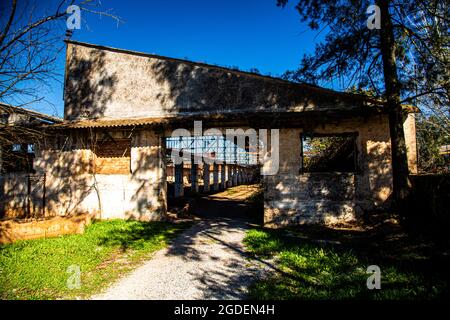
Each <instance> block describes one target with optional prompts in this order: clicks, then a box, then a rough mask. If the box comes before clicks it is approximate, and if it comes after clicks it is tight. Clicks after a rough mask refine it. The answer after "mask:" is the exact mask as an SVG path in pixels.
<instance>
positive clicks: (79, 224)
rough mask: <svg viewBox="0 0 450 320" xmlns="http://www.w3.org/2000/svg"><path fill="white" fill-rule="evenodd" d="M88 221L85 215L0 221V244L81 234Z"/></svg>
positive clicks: (88, 217) (87, 216) (88, 218)
mask: <svg viewBox="0 0 450 320" xmlns="http://www.w3.org/2000/svg"><path fill="white" fill-rule="evenodd" d="M90 221H91V219H90V216H89V215H87V214H84V215H79V216H76V217H52V218H49V219H26V220H6V221H0V244H4V243H11V242H15V241H18V240H30V239H39V238H51V237H57V236H61V235H65V234H74V233H83V232H84V229H85V227H86V225H88V224H89V223H90Z"/></svg>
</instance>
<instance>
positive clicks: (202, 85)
mask: <svg viewBox="0 0 450 320" xmlns="http://www.w3.org/2000/svg"><path fill="white" fill-rule="evenodd" d="M151 69H152V72H153V76H154V77H155V78H156V81H157V83H158V84H159V85H160V86H161V87H165V86H168V87H169V92H167V93H165V92H160V93H158V94H157V97H156V98H157V100H158V101H159V102H160V104H161V106H163V109H164V111H166V112H169V113H188V112H189V113H191V112H198V113H199V114H201V113H200V112H212V113H223V112H230V111H232V112H249V111H250V112H251V111H253V112H257V111H274V112H280V111H287V109H289V108H292V107H297V108H301V109H303V110H304V109H305V108H307V107H308V106H310V105H311V102H314V103H316V104H318V105H321V106H324V107H327V108H331V109H332V108H334V107H336V106H339V105H342V103H343V102H347V103H350V99H349V97H338V96H337V95H335V94H331V93H330V94H329V93H327V92H323V91H321V92H319V93H318V92H317V91H315V90H314V89H313V88H314V87H313V86H311V87H310V86H305V85H302V84H295V83H289V82H287V81H282V80H277V79H269V78H268V77H261V76H255V75H248V74H238V73H234V72H231V71H227V70H226V69H221V68H215V67H206V66H198V65H195V64H191V63H182V62H179V61H172V60H156V61H155V62H153V63H152V67H151ZM354 99H355V98H353V100H352V101H351V102H352V104H355V103H356V105H358V106H361V105H362V103H361V101H360V99H359V100H358V99H356V101H355V100H354Z"/></svg>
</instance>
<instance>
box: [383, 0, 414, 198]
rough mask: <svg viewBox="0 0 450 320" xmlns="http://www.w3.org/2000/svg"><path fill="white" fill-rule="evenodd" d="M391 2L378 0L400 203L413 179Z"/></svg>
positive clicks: (395, 190)
mask: <svg viewBox="0 0 450 320" xmlns="http://www.w3.org/2000/svg"><path fill="white" fill-rule="evenodd" d="M389 2H390V1H389V0H378V1H377V4H378V6H379V7H380V11H381V30H380V45H381V48H380V49H381V55H382V59H383V73H384V83H385V90H386V102H387V108H388V112H389V129H390V134H391V150H392V170H393V187H394V200H395V201H396V204H397V205H400V206H401V204H402V202H403V200H405V199H406V197H407V196H408V194H409V190H410V187H411V183H410V181H409V172H408V160H407V156H406V143H405V134H404V131H403V112H402V107H401V104H400V101H401V100H400V83H399V80H398V74H397V63H396V57H395V47H396V44H395V39H394V31H393V26H392V20H391V16H390V14H389Z"/></svg>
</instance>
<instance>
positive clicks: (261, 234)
mask: <svg viewBox="0 0 450 320" xmlns="http://www.w3.org/2000/svg"><path fill="white" fill-rule="evenodd" d="M320 239H327V241H323V240H320ZM244 243H245V245H246V247H247V250H248V251H250V252H251V253H253V254H255V255H257V256H260V257H264V258H274V261H276V265H277V267H278V269H279V271H278V272H274V273H273V274H271V275H270V276H268V277H266V278H265V279H262V280H260V281H258V282H257V283H255V284H254V285H253V286H252V287H251V288H250V295H251V296H252V298H254V299H314V300H323V299H326V300H329V299H440V298H447V299H448V298H449V283H450V282H449V275H448V270H450V269H449V267H450V263H449V259H448V254H442V251H441V249H442V248H439V247H437V245H436V244H434V243H431V242H427V241H425V240H424V239H412V238H410V237H408V236H407V235H405V234H401V233H393V234H391V233H387V234H382V235H380V233H378V232H375V233H370V234H367V233H365V232H346V231H331V230H326V228H322V229H320V230H319V229H317V228H315V229H311V228H307V227H301V228H296V229H284V230H276V231H274V230H264V229H252V230H249V231H248V233H247V235H246V238H245V239H244ZM446 248H447V249H448V246H446ZM447 253H448V251H447ZM370 265H378V266H379V267H380V269H381V289H380V290H376V289H375V290H368V289H367V285H366V282H367V278H368V277H369V275H370V274H367V273H366V270H367V267H368V266H370Z"/></svg>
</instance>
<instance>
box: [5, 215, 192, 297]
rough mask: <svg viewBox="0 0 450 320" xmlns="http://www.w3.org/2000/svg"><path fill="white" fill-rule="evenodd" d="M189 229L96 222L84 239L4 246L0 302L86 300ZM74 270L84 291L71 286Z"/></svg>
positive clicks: (69, 238) (180, 225)
mask: <svg viewBox="0 0 450 320" xmlns="http://www.w3.org/2000/svg"><path fill="white" fill-rule="evenodd" d="M188 225H189V224H187V223H184V224H173V223H166V222H139V221H124V220H110V221H102V222H94V223H93V224H91V225H90V226H89V227H87V229H86V232H85V233H84V234H82V235H68V236H62V237H58V238H52V239H39V240H29V241H18V242H16V243H13V244H7V245H1V246H0V298H1V299H60V298H64V299H70V298H78V297H79V298H86V297H88V296H89V295H90V294H92V293H94V292H97V291H98V290H100V289H101V288H103V287H104V286H106V285H107V284H108V283H110V282H112V281H114V280H115V279H117V278H118V277H119V276H120V275H122V274H123V273H124V272H127V271H129V270H131V269H132V268H133V267H135V266H136V265H137V264H139V262H141V261H142V260H143V259H144V258H146V257H148V256H149V255H150V254H151V253H152V252H154V251H156V250H159V249H161V248H163V247H165V246H166V245H167V244H168V242H169V241H170V239H171V238H173V237H174V236H176V235H177V234H178V233H179V232H180V231H182V230H184V229H185V228H186V227H187V226H188ZM72 265H76V266H79V267H80V270H81V287H80V288H79V289H69V288H68V286H67V281H68V279H69V277H70V276H71V275H73V274H71V273H68V267H69V266H72ZM69 281H70V280H69Z"/></svg>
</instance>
